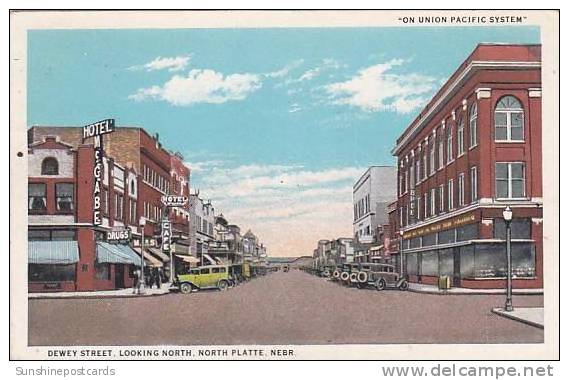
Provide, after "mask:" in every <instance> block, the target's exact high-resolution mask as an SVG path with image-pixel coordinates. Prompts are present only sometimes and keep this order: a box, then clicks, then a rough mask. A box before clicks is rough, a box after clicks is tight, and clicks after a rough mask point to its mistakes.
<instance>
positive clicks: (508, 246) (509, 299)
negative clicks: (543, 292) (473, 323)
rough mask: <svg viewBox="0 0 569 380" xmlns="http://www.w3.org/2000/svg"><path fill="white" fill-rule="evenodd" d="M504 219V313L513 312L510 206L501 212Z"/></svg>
mask: <svg viewBox="0 0 569 380" xmlns="http://www.w3.org/2000/svg"><path fill="white" fill-rule="evenodd" d="M502 216H503V217H504V222H506V260H507V262H508V269H507V270H508V273H507V289H506V306H505V307H504V310H505V311H513V310H514V307H513V306H512V246H511V245H512V244H511V243H512V228H511V226H510V224H511V222H512V209H511V208H510V206H508V207H506V208H505V209H504V211H503V212H502Z"/></svg>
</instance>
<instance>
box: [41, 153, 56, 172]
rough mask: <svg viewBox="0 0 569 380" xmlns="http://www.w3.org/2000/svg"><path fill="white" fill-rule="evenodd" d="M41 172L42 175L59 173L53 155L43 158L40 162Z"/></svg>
mask: <svg viewBox="0 0 569 380" xmlns="http://www.w3.org/2000/svg"><path fill="white" fill-rule="evenodd" d="M41 174H42V175H58V174H59V163H58V162H57V160H56V159H55V158H53V157H47V158H44V160H43V161H42V163H41Z"/></svg>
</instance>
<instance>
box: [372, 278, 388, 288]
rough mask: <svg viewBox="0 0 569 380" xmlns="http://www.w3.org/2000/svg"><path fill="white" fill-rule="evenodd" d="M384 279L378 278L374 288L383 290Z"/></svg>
mask: <svg viewBox="0 0 569 380" xmlns="http://www.w3.org/2000/svg"><path fill="white" fill-rule="evenodd" d="M385 286H386V284H385V280H384V279H383V278H380V279H379V281H377V282H376V284H375V288H376V289H377V290H384V289H385Z"/></svg>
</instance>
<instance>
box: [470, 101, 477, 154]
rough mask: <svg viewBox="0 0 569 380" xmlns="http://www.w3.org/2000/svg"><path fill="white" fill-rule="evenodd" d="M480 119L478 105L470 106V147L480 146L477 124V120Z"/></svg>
mask: <svg viewBox="0 0 569 380" xmlns="http://www.w3.org/2000/svg"><path fill="white" fill-rule="evenodd" d="M477 117H478V107H477V106H476V103H474V104H473V105H471V106H470V113H469V118H468V119H469V127H470V128H469V129H470V130H469V132H470V147H471V148H472V147H474V146H476V144H478V127H477V124H476V119H477Z"/></svg>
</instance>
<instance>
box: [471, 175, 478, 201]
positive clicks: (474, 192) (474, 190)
mask: <svg viewBox="0 0 569 380" xmlns="http://www.w3.org/2000/svg"><path fill="white" fill-rule="evenodd" d="M477 200H478V171H477V170H476V166H473V167H471V168H470V201H471V202H476V201H477Z"/></svg>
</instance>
